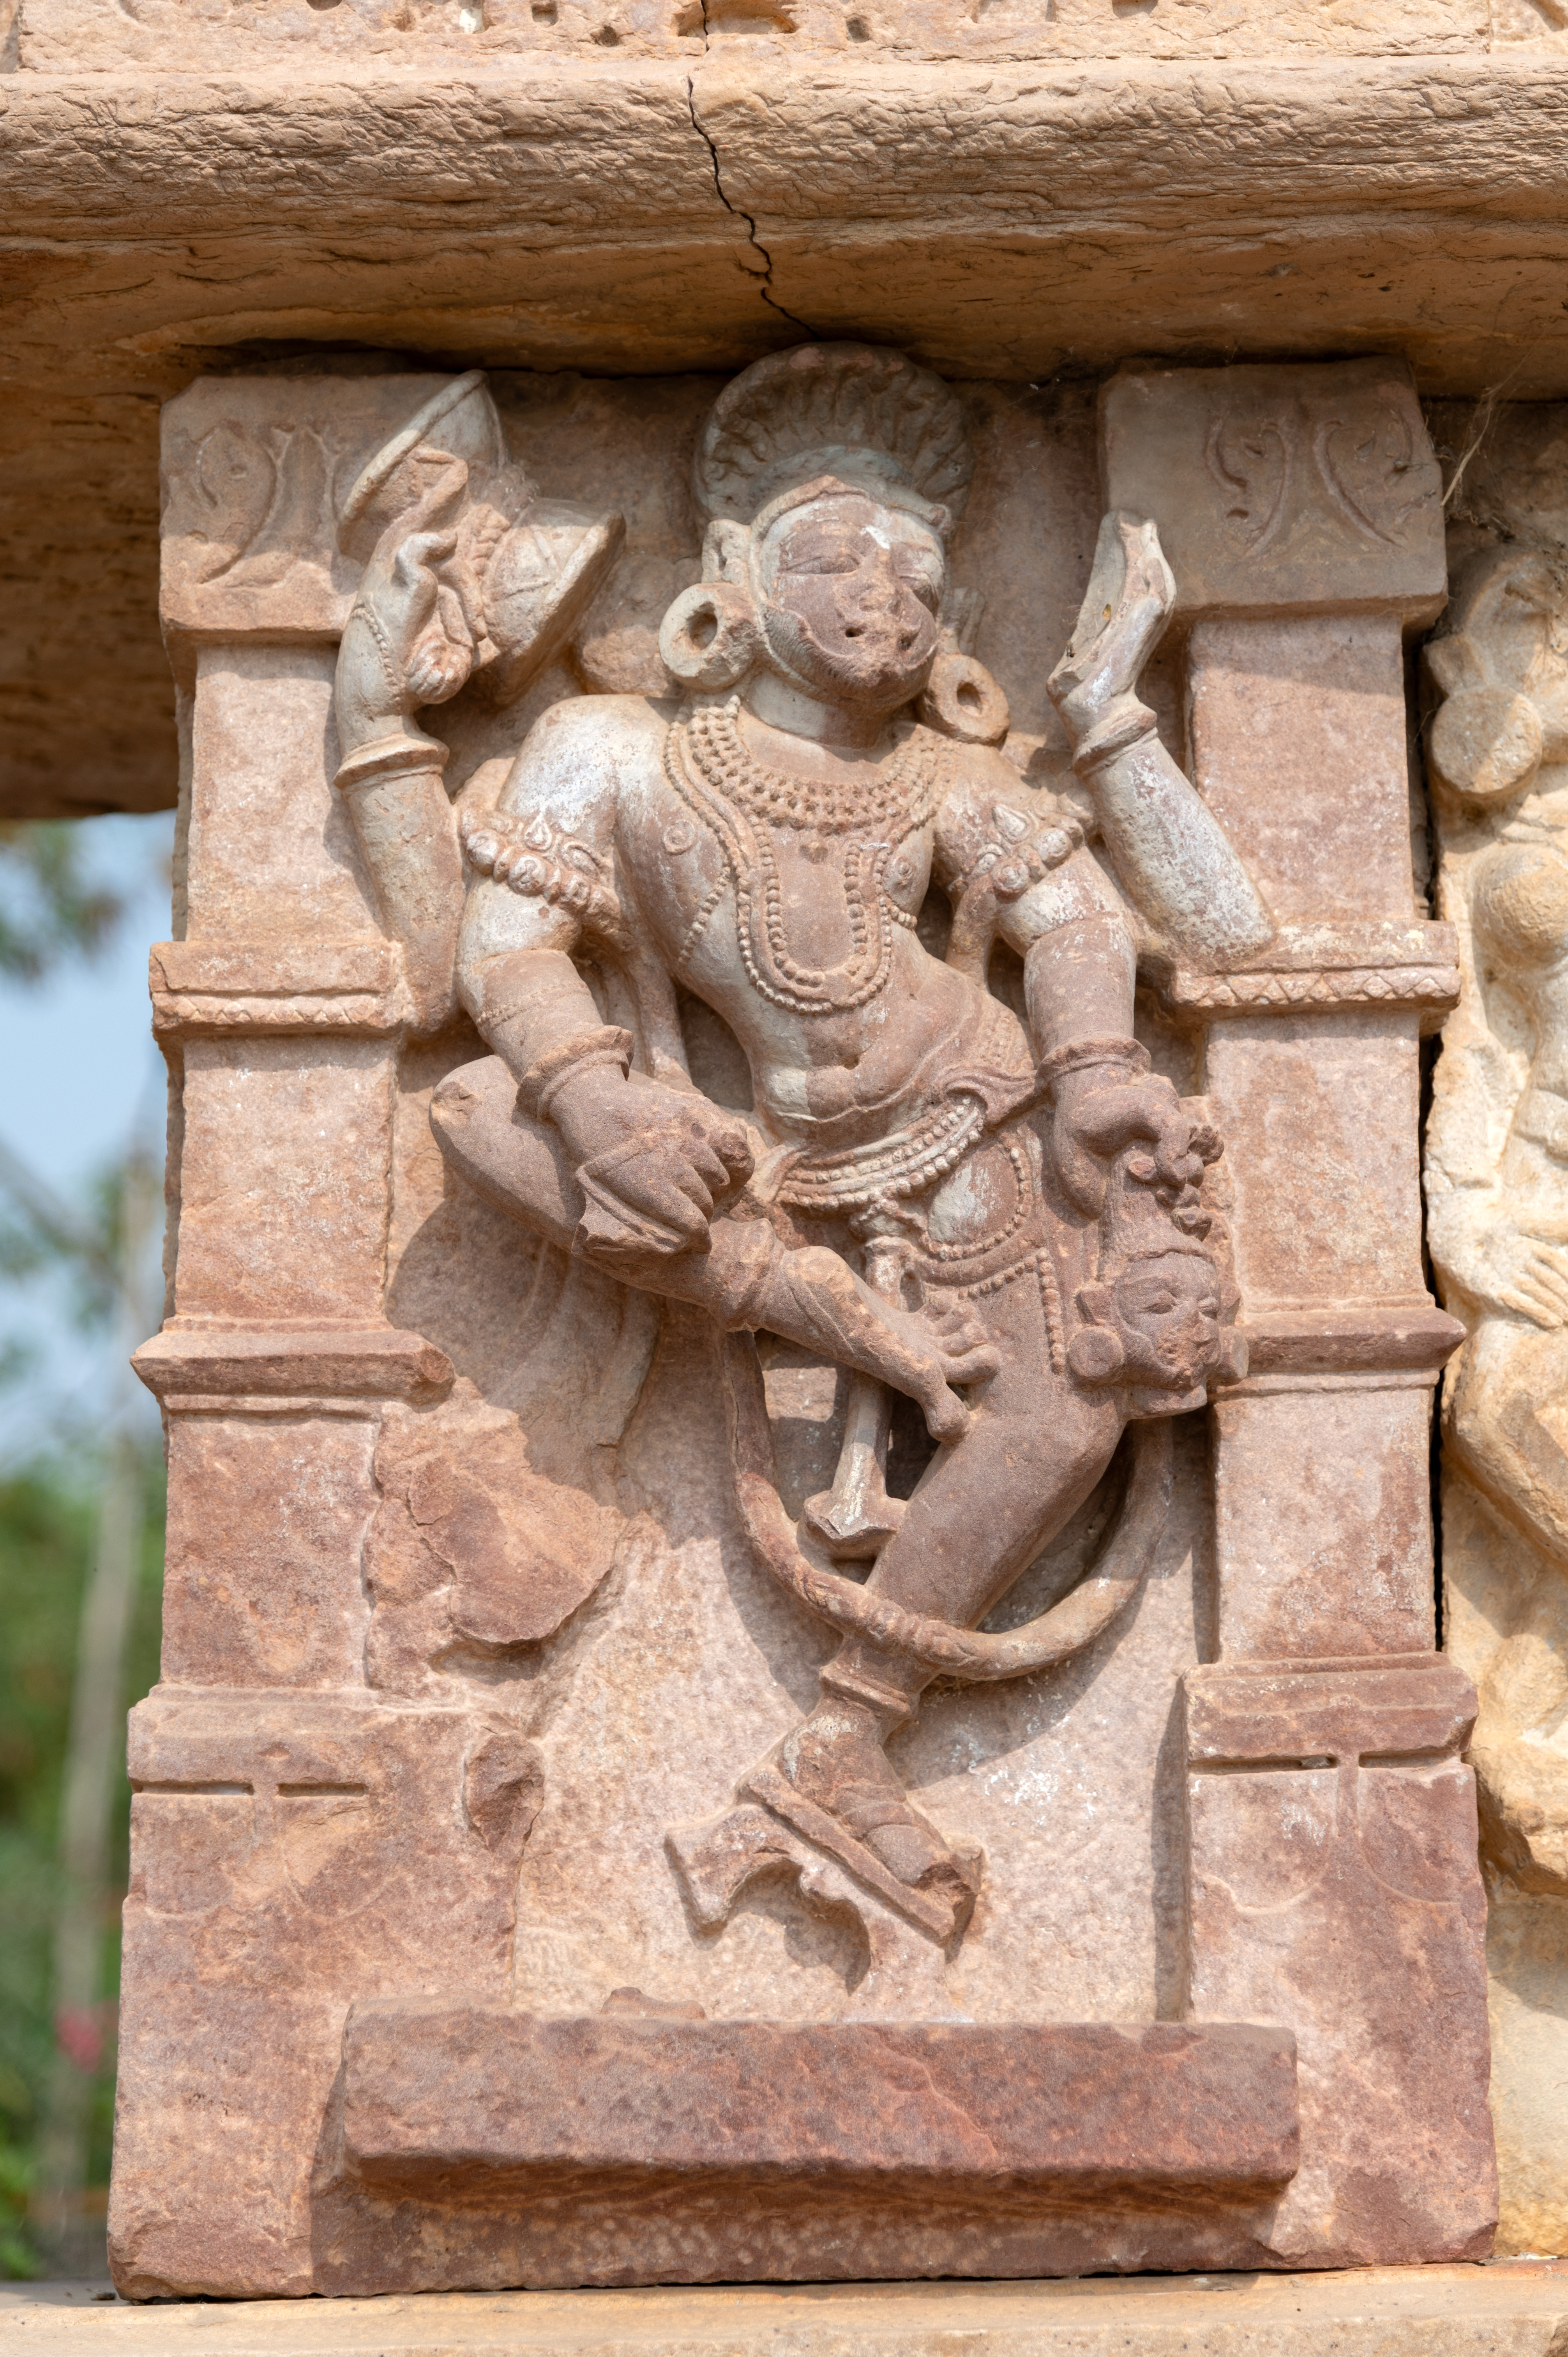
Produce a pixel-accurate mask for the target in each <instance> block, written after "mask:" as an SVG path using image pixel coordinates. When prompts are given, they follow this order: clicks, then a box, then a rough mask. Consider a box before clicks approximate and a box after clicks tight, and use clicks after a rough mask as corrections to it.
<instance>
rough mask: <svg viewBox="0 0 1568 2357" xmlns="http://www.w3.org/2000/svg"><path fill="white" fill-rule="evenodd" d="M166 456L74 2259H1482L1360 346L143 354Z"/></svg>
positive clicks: (359, 2283)
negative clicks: (133, 1383) (147, 910)
mask: <svg viewBox="0 0 1568 2357" xmlns="http://www.w3.org/2000/svg"><path fill="white" fill-rule="evenodd" d="M165 468H166V483H167V490H168V500H167V505H166V522H165V533H166V536H165V565H164V590H163V597H164V607H163V610H164V615H165V619H166V629H167V632H168V643H169V646H170V651H171V654H172V657H173V660H174V663H175V667H176V672H177V679H178V682H179V684H180V687H181V690H182V696H183V704H182V710H183V712H184V714H185V732H186V749H187V767H188V797H187V815H186V821H185V830H184V837H183V842H184V860H185V880H184V885H183V889H182V894H181V898H180V903H179V910H178V919H177V939H175V940H174V941H171V942H167V943H165V944H163V945H161V946H160V947H159V949H158V950H157V951H156V952H155V955H154V960H153V979H154V1006H155V1021H156V1027H157V1030H158V1035H159V1037H160V1038H161V1039H162V1040H163V1041H164V1043H165V1045H166V1049H167V1051H168V1055H169V1060H170V1068H171V1072H172V1074H173V1075H174V1078H175V1083H176V1086H177V1092H178V1100H179V1108H180V1111H179V1122H178V1127H177V1156H176V1158H175V1163H174V1180H173V1184H174V1191H175V1207H176V1229H177V1235H176V1243H175V1246H174V1252H173V1288H172V1295H171V1304H170V1314H169V1316H168V1318H167V1319H166V1325H165V1328H164V1330H163V1331H162V1332H161V1333H160V1334H159V1335H158V1336H157V1337H156V1338H155V1340H153V1341H152V1342H151V1343H150V1344H148V1345H147V1346H146V1347H145V1349H144V1351H142V1352H141V1353H140V1354H139V1356H138V1365H139V1366H140V1367H141V1369H142V1370H143V1372H144V1373H145V1378H146V1380H147V1381H148V1383H150V1384H151V1385H152V1386H153V1387H154V1389H155V1390H156V1391H157V1393H158V1394H159V1396H160V1398H161V1400H162V1402H163V1405H164V1407H165V1410H166V1421H167V1429H168V1436H169V1454H170V1484H171V1487H170V1496H171V1507H170V1545H169V1558H168V1572H167V1577H166V1600H165V1647H164V1664H163V1680H162V1683H161V1684H160V1686H159V1688H158V1689H157V1691H156V1693H155V1695H153V1696H151V1697H149V1699H148V1701H147V1702H146V1704H145V1705H144V1706H141V1707H140V1708H139V1709H138V1711H137V1713H136V1715H135V1717H134V1727H133V1738H132V1740H133V1751H132V1760H133V1777H134V1783H135V1787H136V1790H135V1798H134V1836H133V1838H134V1860H135V1864H134V1887H133V1891H132V1895H131V1898H130V1900H129V1901H128V1903H127V1914H126V1946H125V1954H126V1966H125V1979H124V1989H125V1997H124V2038H123V2047H122V2055H123V2067H122V2074H121V2095H120V2114H119V2124H118V2128H117V2136H116V2155H117V2158H116V2182H115V2192H114V2206H113V2221H112V2241H113V2251H114V2254H115V2266H116V2269H117V2279H118V2280H119V2281H120V2282H121V2283H122V2284H123V2286H124V2287H126V2288H127V2289H128V2290H130V2291H132V2292H133V2293H134V2294H135V2295H137V2296H142V2297H148V2296H156V2295H157V2294H159V2293H160V2292H163V2291H166V2290H167V2289H169V2288H181V2289H209V2290H215V2291H220V2292H233V2291H235V2290H241V2289H259V2290H269V2291H278V2292H288V2293H299V2292H304V2291H333V2290H337V2291H367V2290H391V2289H393V2288H409V2287H436V2286H443V2285H446V2286H456V2285H499V2284H510V2283H519V2282H521V2283H537V2284H550V2283H556V2284H565V2283H585V2282H610V2281H614V2282H639V2281H640V2282H650V2281H670V2280H719V2281H736V2280H743V2279H747V2278H755V2277H762V2278H772V2279H788V2278H791V2277H794V2278H805V2279H809V2280H812V2281H821V2280H824V2279H827V2278H831V2277H835V2276H836V2277H846V2276H847V2277H852V2278H854V2277H866V2276H908V2275H909V2274H911V2273H922V2272H923V2273H931V2274H942V2275H966V2274H980V2275H991V2276H995V2275H1008V2274H1014V2275H1037V2274H1042V2273H1055V2272H1069V2273H1071V2272H1085V2271H1095V2270H1103V2269H1106V2268H1112V2269H1126V2268H1144V2269H1146V2268H1165V2267H1173V2266H1174V2267H1192V2266H1206V2267H1207V2266H1227V2267H1235V2266H1274V2267H1278V2266H1344V2265H1350V2264H1356V2263H1359V2262H1360V2261H1362V2260H1376V2261H1380V2262H1386V2263H1400V2262H1405V2261H1412V2260H1416V2259H1427V2258H1437V2257H1453V2258H1468V2257H1476V2256H1478V2255H1482V2254H1483V2253H1484V2251H1485V2249H1486V2248H1487V2238H1488V2236H1489V2233H1490V2222H1491V2218H1492V2214H1493V2204H1494V2201H1495V2190H1494V2189H1495V2178H1494V2174H1493V2156H1492V2147H1491V2138H1490V2130H1489V2124H1488V2120H1487V2111H1486V2104H1485V2093H1484V2091H1485V2080H1486V2018H1485V2005H1484V1971H1483V1958H1482V1934H1483V1910H1482V1903H1481V1894H1480V1889H1479V1881H1478V1876H1477V1865H1476V1856H1475V1804H1474V1788H1473V1779H1472V1774H1471V1770H1470V1768H1469V1765H1468V1764H1467V1761H1466V1758H1465V1756H1464V1746H1465V1744H1466V1739H1467V1737H1468V1733H1469V1729H1470V1727H1471V1724H1472V1719H1473V1714H1474V1695H1473V1693H1472V1691H1471V1689H1470V1686H1469V1684H1468V1683H1467V1681H1466V1678H1465V1677H1464V1676H1463V1674H1461V1673H1460V1672H1459V1671H1458V1670H1457V1669H1455V1667H1454V1666H1453V1665H1452V1664H1451V1663H1448V1662H1445V1661H1444V1659H1443V1658H1442V1657H1441V1656H1440V1655H1439V1654H1437V1653H1436V1652H1434V1650H1433V1636H1434V1630H1433V1561H1432V1545H1431V1527H1430V1520H1429V1501H1430V1480H1429V1448H1430V1405H1431V1394H1432V1387H1433V1384H1434V1380H1435V1378H1436V1374H1437V1372H1438V1370H1439V1368H1440V1367H1441V1366H1442V1364H1443V1362H1444V1359H1445V1358H1446V1356H1447V1355H1448V1353H1449V1351H1451V1350H1452V1348H1453V1346H1454V1344H1455V1340H1457V1339H1458V1338H1459V1336H1460V1333H1461V1330H1462V1329H1460V1328H1459V1327H1458V1326H1457V1325H1456V1323H1455V1320H1454V1319H1452V1318H1448V1317H1446V1316H1444V1314H1443V1313H1442V1312H1441V1311H1439V1310H1438V1309H1437V1308H1436V1307H1435V1305H1434V1303H1433V1302H1432V1301H1431V1299H1430V1297H1428V1295H1427V1293H1426V1291H1425V1286H1424V1281H1423V1269H1422V1264H1421V1258H1420V1239H1421V1227H1420V1217H1419V1195H1418V1170H1417V1152H1416V1139H1417V1117H1418V1109H1419V1082H1420V1066H1419V1039H1420V1036H1421V1033H1422V1030H1423V1028H1425V1027H1427V1026H1429V1025H1430V1024H1431V1022H1432V1021H1433V1019H1434V1017H1436V1016H1437V1015H1439V1014H1440V1013H1441V1012H1442V1010H1444V1008H1446V1007H1447V1006H1450V1005H1452V1003H1453V1000H1454V997H1455V989H1456V973H1455V963H1454V956H1455V952H1454V943H1453V936H1452V933H1451V931H1449V929H1447V928H1444V927H1443V926H1440V925H1434V924H1432V923H1430V922H1428V921H1427V920H1426V917H1425V914H1424V911H1423V909H1421V908H1420V907H1419V906H1418V903H1417V899H1416V895H1415V888H1414V879H1413V877H1412V864H1411V837H1410V821H1409V791H1408V775H1407V755H1406V741H1407V739H1406V713H1405V696H1404V660H1405V659H1404V652H1403V640H1404V636H1405V634H1406V633H1407V632H1408V631H1409V630H1412V629H1414V628H1417V627H1424V626H1425V625H1426V624H1427V623H1429V622H1430V621H1431V620H1432V619H1433V618H1434V615H1435V614H1436V612H1437V611H1438V609H1439V608H1440V606H1441V604H1442V600H1443V597H1444V560H1443V540H1442V531H1441V507H1440V498H1441V482H1440V479H1439V478H1438V472H1437V468H1436V467H1435V464H1434V460H1433V457H1432V453H1431V448H1430V444H1429V442H1428V440H1427V438H1426V435H1425V429H1424V426H1423V422H1422V417H1421V413H1420V410H1419V407H1418V405H1417V404H1416V402H1415V399H1414V394H1413V390H1412V385H1411V383H1410V381H1409V378H1408V375H1407V374H1406V373H1405V371H1402V369H1401V368H1400V367H1398V366H1397V365H1394V364H1391V363H1389V362H1386V361H1378V360H1370V361H1352V362H1348V363H1344V364H1337V365H1335V366H1332V367H1321V368H1319V367H1307V368H1299V369H1298V368H1292V369H1262V368H1259V369H1254V368H1250V367H1248V368H1237V369H1230V370H1222V371H1204V370H1174V371H1161V370H1136V369H1130V370H1127V371H1122V373H1121V374H1120V375H1119V376H1118V377H1116V378H1115V379H1113V380H1112V381H1111V382H1108V383H1107V384H1106V385H1105V386H1104V387H1102V388H1101V389H1100V390H1099V392H1098V394H1096V393H1093V392H1091V391H1090V390H1089V389H1087V388H1081V387H1079V388H1074V387H1068V388H1065V389H1064V388H1056V389H1053V390H1051V391H1049V392H1047V393H1036V392H1033V391H1029V392H1026V391H1024V390H1023V389H1020V388H1018V387H1014V386H1008V385H1003V384H993V385H983V384H975V383H966V384H964V385H963V386H962V387H958V386H954V385H949V384H947V383H944V382H942V381H941V380H940V379H939V378H938V377H936V376H935V375H933V374H931V373H930V372H929V371H927V370H926V369H924V368H922V367H920V366H918V365H917V364H915V363H914V362H913V361H909V360H907V359H905V358H904V357H902V356H901V355H899V354H897V353H896V352H891V351H887V350H873V349H870V348H866V347H863V346H859V345H854V344H807V345H804V346H801V347H799V348H797V349H795V350H789V351H784V352H780V353H777V354H775V355H773V356H772V357H770V358H768V359H766V360H763V361H759V362H757V364H756V365H755V366H753V367H750V368H747V369H746V370H745V371H743V372H742V373H740V374H739V375H738V376H736V378H735V379H734V380H733V381H732V382H727V383H721V382H716V381H714V380H713V379H705V380H689V379H688V380H665V379H657V380H653V379H650V380H646V381H639V380H635V379H617V380H609V379H602V380H601V379H586V378H584V379H572V378H565V379H556V378H549V379H507V378H504V377H494V378H491V379H489V380H487V379H485V378H483V377H481V376H479V375H478V373H475V372H469V373H468V374H467V375H464V376H459V377H456V378H452V379H450V380H446V379H434V380H433V379H432V378H431V377H429V376H417V375H416V376H412V377H399V376H392V375H380V374H374V373H370V374H361V373H352V374H350V373H345V374H344V375H342V376H341V377H338V376H335V375H333V374H331V373H327V374H323V375H317V376H314V377H308V378H298V379H290V378H286V377H283V376H279V375H265V376H258V377H255V378H241V379H224V378H213V379H210V380H206V381H204V382H202V383H200V384H199V385H197V386H194V387H192V388H191V389H190V391H189V392H188V393H187V394H185V395H182V396H181V398H180V399H179V400H178V401H177V402H176V403H174V404H171V405H170V407H169V409H168V411H167V412H166V420H165ZM981 592H983V593H984V597H983V598H982V596H981V594H980V593H981ZM1075 615H1076V616H1077V619H1076V621H1075V619H1074V617H1075ZM1064 648H1065V651H1063V650H1064ZM1053 665H1054V666H1055V667H1054V669H1053V668H1052V666H1053ZM1222 1146H1223V1151H1221V1147H1222ZM823 2088H831V2089H832V2091H833V2095H832V2102H831V2103H829V2104H824V2103H823V2102H822V2089H823Z"/></svg>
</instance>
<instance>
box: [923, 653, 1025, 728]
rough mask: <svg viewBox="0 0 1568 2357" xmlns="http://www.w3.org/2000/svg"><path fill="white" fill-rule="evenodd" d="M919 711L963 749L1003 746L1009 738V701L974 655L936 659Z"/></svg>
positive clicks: (930, 723) (924, 719)
mask: <svg viewBox="0 0 1568 2357" xmlns="http://www.w3.org/2000/svg"><path fill="white" fill-rule="evenodd" d="M919 711H920V717H921V719H922V720H923V721H924V722H925V723H926V726H928V727H929V728H938V729H940V731H941V733H942V735H943V736H944V737H957V739H958V741H959V743H960V744H961V745H1000V744H1001V742H1002V739H1003V738H1004V737H1005V736H1006V734H1007V721H1008V712H1007V698H1006V697H1005V696H1004V694H1003V693H1002V690H1001V689H1000V688H999V687H998V686H997V684H996V682H995V681H994V680H993V678H992V676H991V673H989V672H988V671H987V670H986V668H985V665H984V664H983V663H981V662H975V660H974V657H973V656H972V655H961V654H957V653H951V654H940V655H939V656H938V657H937V659H936V661H935V662H934V663H933V664H932V665H931V676H930V678H929V680H928V681H927V683H926V692H925V694H924V695H922V696H921V698H920V705H919Z"/></svg>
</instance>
